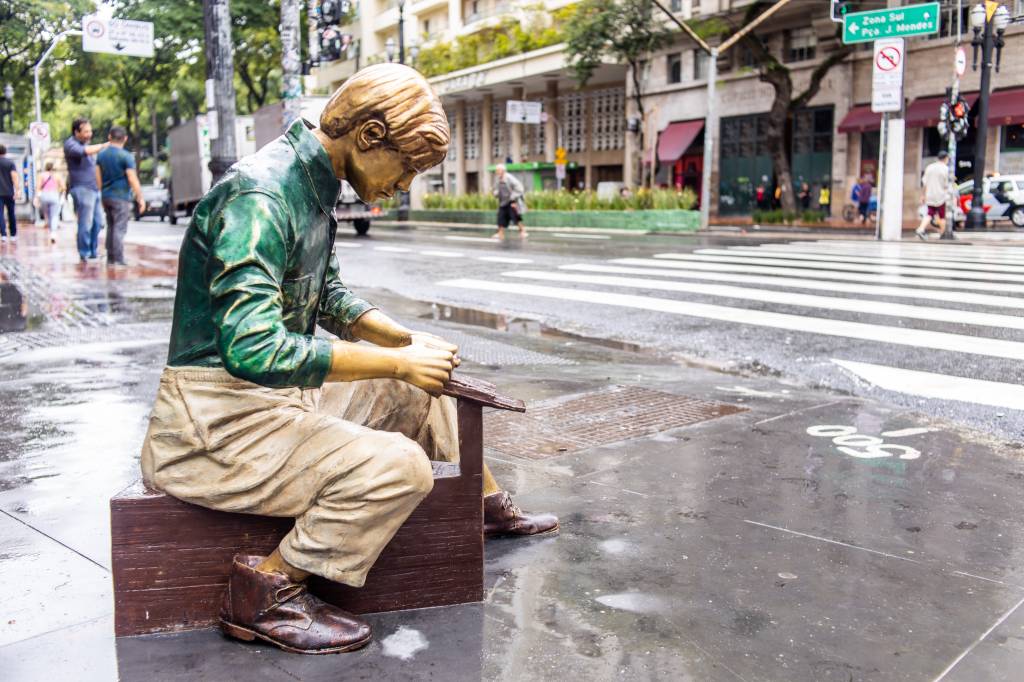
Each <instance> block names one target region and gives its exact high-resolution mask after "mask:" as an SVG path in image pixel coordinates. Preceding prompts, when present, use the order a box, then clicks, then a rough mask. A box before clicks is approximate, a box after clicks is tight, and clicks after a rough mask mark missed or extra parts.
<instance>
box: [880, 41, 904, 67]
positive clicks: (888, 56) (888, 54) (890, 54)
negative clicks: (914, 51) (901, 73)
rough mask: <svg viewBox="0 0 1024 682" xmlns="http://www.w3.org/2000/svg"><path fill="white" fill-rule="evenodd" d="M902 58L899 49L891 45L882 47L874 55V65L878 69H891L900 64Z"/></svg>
mask: <svg viewBox="0 0 1024 682" xmlns="http://www.w3.org/2000/svg"><path fill="white" fill-rule="evenodd" d="M901 59H903V55H902V54H900V51H899V50H898V49H897V48H895V47H892V46H887V47H883V48H882V49H881V50H879V51H878V54H877V55H875V66H876V67H878V70H879V71H892V70H894V69H895V68H896V67H898V66H899V65H900V60H901Z"/></svg>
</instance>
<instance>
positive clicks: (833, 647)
mask: <svg viewBox="0 0 1024 682" xmlns="http://www.w3.org/2000/svg"><path fill="white" fill-rule="evenodd" d="M19 248H20V245H19ZM2 255H3V256H4V257H7V255H8V254H7V253H6V252H5V253H4V254H2ZM29 265H32V263H29ZM33 267H34V266H33ZM164 277H165V276H164V275H161V276H160V277H156V278H145V279H141V280H135V281H131V282H123V283H117V284H118V286H124V287H125V288H124V289H117V291H119V292H120V293H122V294H124V292H132V291H134V292H136V293H135V294H130V295H129V296H127V297H125V298H124V299H123V300H124V301H126V302H125V303H124V304H123V305H122V304H120V303H119V304H118V305H115V306H112V307H111V309H110V310H109V311H99V312H103V313H104V314H109V317H108V318H103V319H109V320H114V321H115V324H114V326H120V325H121V322H118V321H123V320H131V321H132V323H133V324H138V323H139V321H140V319H141V318H144V317H145V316H146V315H149V316H151V317H150V318H149V319H151V320H152V321H153V322H160V321H161V320H162V321H163V323H165V322H166V317H167V315H168V314H169V309H168V308H167V307H166V301H167V296H166V294H167V293H168V292H170V291H171V290H170V289H167V288H166V286H165V285H162V284H161V283H162V282H163V280H164ZM56 281H64V280H56ZM69 281H74V280H69ZM85 281H87V282H89V284H87V285H83V289H82V290H80V291H84V292H85V293H86V294H89V295H83V296H81V297H80V298H76V299H75V300H76V302H77V301H83V303H82V305H83V309H87V310H89V309H92V308H90V307H89V306H90V305H93V304H92V303H90V302H89V301H96V300H99V299H103V300H110V296H109V294H108V293H106V292H108V291H109V289H110V288H111V287H112V284H111V282H110V281H107V280H103V279H98V280H85ZM154 283H156V284H161V285H160V286H152V285H153V284H154ZM142 292H150V294H148V295H151V297H150V298H146V296H147V294H144V293H142ZM371 299H372V300H375V301H378V302H382V301H383V302H384V307H385V308H386V309H388V310H389V311H395V312H396V314H398V315H400V316H402V317H403V319H416V318H417V317H419V316H421V315H428V316H430V317H433V314H432V311H431V310H430V308H429V304H427V305H423V304H417V303H415V302H408V301H406V302H405V303H404V304H403V303H402V302H401V301H399V300H397V299H396V300H389V299H388V298H387V296H372V297H371ZM3 300H4V301H6V300H7V299H6V298H4V299H3ZM129 301H130V302H129ZM119 306H121V307H119ZM460 315H466V316H467V318H466V319H465V320H463V319H459V316H460ZM44 317H45V316H44ZM455 320H457V321H459V322H468V321H470V320H480V321H486V322H487V324H482V325H481V324H476V325H475V326H469V325H468V324H463V326H462V330H463V332H464V333H465V334H467V335H479V336H480V337H481V338H483V339H485V340H493V339H495V338H500V339H502V341H503V342H504V343H507V344H516V345H520V344H521V345H522V347H524V348H528V349H529V350H531V351H532V352H536V353H538V354H544V355H547V356H555V355H559V356H563V357H564V358H566V359H567V360H570V361H571V362H567V363H565V364H551V365H544V366H531V365H529V364H511V365H508V366H482V365H479V364H477V365H473V364H472V363H467V365H466V367H465V371H467V372H468V373H470V374H471V375H473V376H478V377H480V378H482V379H486V380H489V381H493V382H495V383H497V384H498V385H499V386H500V387H501V389H502V391H503V392H506V393H508V394H510V395H515V396H518V397H521V398H523V399H525V400H527V402H528V404H533V405H536V404H537V403H538V401H544V400H549V399H552V398H565V397H566V396H570V395H576V394H582V393H587V392H591V391H594V390H598V389H603V388H607V387H609V386H613V385H621V386H642V387H644V388H648V389H651V390H657V391H662V392H666V393H671V394H676V395H679V396H688V397H693V398H698V399H701V400H707V401H718V402H723V403H728V404H732V405H738V406H742V407H744V408H747V409H746V410H745V411H742V412H737V413H735V414H731V415H729V416H723V417H720V418H717V419H711V420H708V421H704V422H701V423H699V424H696V425H693V426H688V427H685V428H679V429H675V430H670V431H662V432H660V433H657V434H655V435H653V436H649V437H645V438H640V439H635V440H630V441H625V442H616V443H611V444H607V445H602V446H600V447H589V448H584V449H580V450H577V451H575V452H567V453H565V454H563V455H555V456H552V457H550V458H547V459H543V460H538V459H532V458H529V457H526V456H517V455H516V454H515V453H512V452H509V451H507V450H502V451H501V452H497V451H493V450H492V451H489V452H488V460H489V463H490V465H491V467H492V468H493V470H494V472H495V475H496V476H497V477H498V479H499V481H501V482H502V484H503V485H504V486H505V487H506V488H507V489H509V490H510V491H512V492H513V493H514V494H515V495H516V500H517V502H518V503H520V504H521V505H522V506H523V507H525V508H527V509H537V510H551V511H554V512H556V513H558V514H559V515H560V517H561V520H562V530H561V532H560V534H559V535H558V536H555V537H546V538H542V539H535V540H532V541H530V540H525V541H524V540H498V541H492V542H489V543H488V544H487V559H486V578H485V580H486V583H485V590H486V591H485V601H484V602H483V603H482V604H470V605H463V606H455V607H449V608H443V609H425V610H420V611H413V612H405V613H391V614H378V615H374V616H371V617H370V620H371V622H372V624H373V626H374V627H375V632H376V639H375V641H374V643H373V644H371V645H370V646H369V647H367V648H366V649H364V650H361V651H359V652H356V653H352V654H347V655H342V656H328V657H320V656H313V657H304V656H296V655H292V654H287V653H284V652H281V651H278V650H274V649H270V648H268V647H265V646H260V645H249V644H242V643H238V642H234V641H229V640H226V639H224V638H223V637H222V636H221V635H220V634H219V633H217V632H215V631H199V632H192V633H183V634H173V635H161V636H151V637H142V638H130V639H122V640H120V641H116V642H115V640H114V638H113V636H112V621H111V613H112V608H113V606H112V596H111V592H110V590H111V587H110V577H109V533H108V526H107V524H108V515H107V501H108V499H109V498H110V497H111V496H112V495H113V494H114V493H116V492H117V491H118V490H119V489H121V488H122V487H124V486H126V485H128V484H129V483H131V482H132V481H133V480H134V479H135V477H136V476H137V471H138V452H139V448H140V445H141V441H142V437H143V433H144V430H145V425H146V419H147V415H148V412H149V408H150V404H151V401H152V397H153V395H154V394H155V390H156V384H157V380H158V377H159V372H160V369H161V367H162V364H163V361H164V353H165V350H166V348H165V345H163V344H164V343H165V339H166V336H164V337H163V339H164V340H163V341H157V342H155V343H148V345H147V343H143V341H145V339H134V340H130V341H131V342H125V341H111V342H105V341H96V342H94V343H88V344H85V343H76V344H74V345H72V346H67V345H64V346H56V345H55V346H54V347H53V348H51V349H42V350H35V351H31V352H24V353H17V354H14V355H11V356H8V357H7V358H6V359H4V360H3V361H2V362H0V404H3V406H4V407H3V409H2V410H0V584H3V585H5V586H7V589H6V591H5V592H4V610H3V617H2V618H0V661H2V662H3V670H4V673H3V678H4V679H5V680H6V679H11V680H18V681H21V680H45V681H46V682H50V681H51V680H53V679H74V680H85V681H89V680H113V679H118V678H120V679H122V680H128V681H134V680H189V681H191V680H203V679H205V680H218V681H219V680H233V679H241V678H244V679H246V680H281V679H293V680H338V679H366V680H371V679H372V680H380V679H435V680H445V681H449V680H481V679H487V680H514V681H516V682H519V681H520V680H551V679H566V680H569V679H572V680H575V679H591V680H610V679H628V680H632V679H644V680H648V679H650V680H656V679H657V680H661V679H664V680H699V681H701V682H704V681H717V680H784V681H786V682H789V681H803V680H807V681H813V682H818V681H820V680H826V681H827V680H944V681H949V680H959V681H963V682H968V681H969V682H975V681H977V680H1014V679H1019V676H1018V675H1017V671H1018V670H1019V669H1020V668H1021V666H1022V664H1024V648H1022V647H1021V645H1020V643H1021V642H1022V641H1024V612H1021V611H1020V610H1018V609H1016V607H1018V606H1020V604H1021V603H1022V601H1024V574H1022V571H1024V569H1022V568H1021V566H1022V565H1024V545H1022V540H1024V530H1022V527H1021V523H1020V519H1021V518H1022V512H1024V498H1022V497H1021V495H1020V494H1019V491H1020V484H1021V481H1022V480H1024V457H1022V455H1024V453H1022V452H1021V450H1020V449H1019V448H1016V447H1013V446H1008V445H1005V444H1001V443H995V442H991V441H989V440H987V439H986V438H984V437H982V436H980V435H979V434H977V433H974V432H970V431H966V430H963V429H959V428H956V427H952V426H950V425H949V424H946V423H943V422H941V421H935V420H931V419H929V418H928V417H926V416H924V415H921V414H917V413H914V412H911V411H908V410H904V409H894V408H891V407H889V406H886V405H882V404H879V403H875V402H873V401H870V400H862V399H858V398H852V397H849V396H843V395H836V394H828V393H824V392H820V391H814V390H809V389H799V388H795V387H792V386H785V387H783V385H781V384H780V383H779V382H778V380H777V379H775V378H773V377H770V376H761V375H757V374H754V373H746V374H738V373H732V374H723V373H719V372H712V371H708V370H706V369H702V368H695V367H687V366H684V365H679V364H676V363H673V362H670V361H666V360H665V359H664V358H659V357H655V356H652V355H649V354H645V353H630V352H624V351H622V350H613V349H610V348H605V347H601V346H595V345H593V344H588V343H586V342H584V341H578V342H576V341H573V342H568V343H567V341H566V339H564V338H558V337H553V336H551V335H549V334H545V333H543V332H542V333H540V334H539V335H538V334H536V333H533V334H531V333H524V334H510V333H507V332H506V331H497V330H501V329H503V328H504V329H505V330H515V329H517V324H518V323H516V322H515V321H514V320H505V321H503V322H502V321H500V320H497V319H496V318H488V317H487V316H479V315H475V314H472V313H455V312H453V313H452V314H451V315H450V316H446V315H445V314H444V312H443V310H442V311H439V312H438V316H437V319H436V322H437V323H438V324H444V325H452V327H454V326H455ZM431 321H432V322H433V321H435V320H431ZM40 324H41V325H42V326H44V327H45V326H46V325H57V324H59V322H57V321H55V320H52V319H50V318H46V319H45V320H44V321H43V322H41V323H40ZM525 326H526V327H527V328H529V324H526V325H525ZM485 327H486V328H485ZM529 331H530V329H528V332H529ZM532 331H533V332H536V328H533V330H532ZM32 333H35V332H33V331H27V332H19V333H9V334H5V335H2V336H0V341H3V342H6V341H7V340H8V339H14V338H17V337H22V336H26V335H29V334H32ZM87 333H89V332H88V330H87ZM524 454H525V453H524Z"/></svg>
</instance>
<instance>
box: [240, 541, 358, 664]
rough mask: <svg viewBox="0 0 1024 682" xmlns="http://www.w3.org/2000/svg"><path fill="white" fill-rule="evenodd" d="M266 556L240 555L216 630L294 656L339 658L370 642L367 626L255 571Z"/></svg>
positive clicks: (283, 579) (282, 579)
mask: <svg viewBox="0 0 1024 682" xmlns="http://www.w3.org/2000/svg"><path fill="white" fill-rule="evenodd" d="M263 559H264V557H260V556H250V555H246V554H238V555H236V556H235V559H234V563H233V564H232V566H231V578H230V579H229V581H228V589H227V590H226V591H225V592H224V602H223V605H222V606H221V611H220V628H221V630H223V631H224V633H225V634H227V635H229V636H231V637H235V638H237V639H241V640H244V641H246V642H251V641H252V640H254V639H256V638H259V639H262V640H264V641H267V642H270V643H271V644H274V645H277V646H279V647H281V648H282V649H284V650H285V651H292V652H294V653H297V654H338V653H341V652H343V651H352V650H353V649H358V648H360V647H362V646H365V645H366V644H368V643H369V641H370V639H371V637H372V633H371V631H370V625H369V624H368V623H366V622H365V621H363V620H362V619H360V618H358V617H357V616H353V615H352V614H350V613H348V612H346V611H342V610H341V609H339V608H338V607H336V606H332V605H331V604H328V603H326V602H324V601H321V600H320V599H318V598H317V597H314V596H313V595H311V594H310V593H309V592H307V591H306V586H305V585H304V584H302V583H294V582H292V580H291V578H289V577H288V576H286V575H282V574H280V573H264V572H262V571H257V570H256V566H258V565H259V563H260V562H261V561H263Z"/></svg>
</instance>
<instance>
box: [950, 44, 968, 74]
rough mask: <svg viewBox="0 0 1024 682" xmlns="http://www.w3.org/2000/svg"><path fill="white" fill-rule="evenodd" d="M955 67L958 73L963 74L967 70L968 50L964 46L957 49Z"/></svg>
mask: <svg viewBox="0 0 1024 682" xmlns="http://www.w3.org/2000/svg"><path fill="white" fill-rule="evenodd" d="M953 69H954V70H956V75H958V76H962V75H964V72H965V71H967V52H966V50H964V48H962V47H958V48H957V49H956V58H955V59H954V60H953Z"/></svg>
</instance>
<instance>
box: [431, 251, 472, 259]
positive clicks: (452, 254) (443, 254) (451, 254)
mask: <svg viewBox="0 0 1024 682" xmlns="http://www.w3.org/2000/svg"><path fill="white" fill-rule="evenodd" d="M420 253H422V254H423V255H424V256H433V257H434V258H465V256H464V255H463V254H461V253H459V252H458V251H421V252H420Z"/></svg>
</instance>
